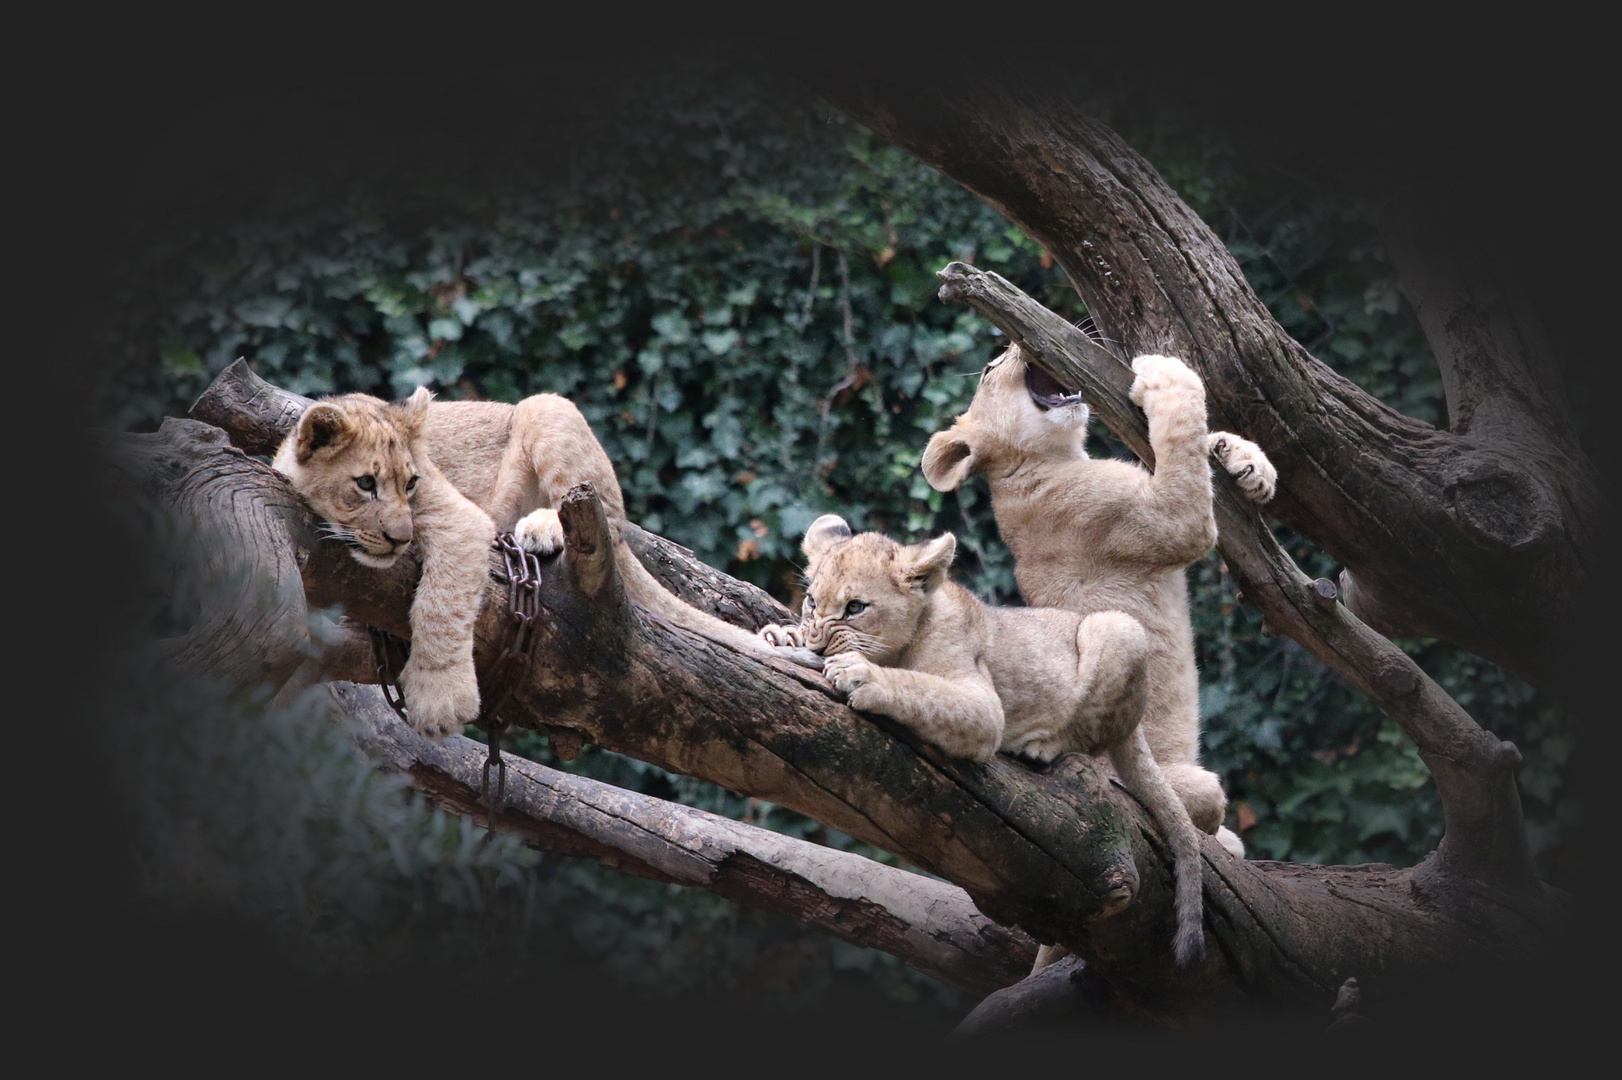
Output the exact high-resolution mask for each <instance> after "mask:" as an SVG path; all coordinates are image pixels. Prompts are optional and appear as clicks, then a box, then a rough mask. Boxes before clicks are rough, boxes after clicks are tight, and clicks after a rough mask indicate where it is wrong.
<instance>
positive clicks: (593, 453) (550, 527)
mask: <svg viewBox="0 0 1622 1080" xmlns="http://www.w3.org/2000/svg"><path fill="white" fill-rule="evenodd" d="M586 481H589V482H590V483H591V485H592V486H593V487H594V488H596V490H597V498H598V499H599V500H601V502H602V504H603V513H604V514H605V515H606V516H607V518H608V523H609V525H610V526H612V527H613V528H614V529H616V530H617V529H618V528H619V525H620V523H621V522H623V521H624V520H625V499H624V496H623V495H621V493H620V485H619V480H618V479H617V478H616V477H615V475H614V466H613V464H612V463H611V462H610V461H609V460H608V454H607V453H606V452H605V451H604V450H603V446H602V444H601V443H599V442H598V441H597V436H596V435H595V434H594V433H593V432H592V430H591V425H590V424H588V423H587V422H586V418H585V416H583V415H582V414H581V412H580V410H579V408H577V407H576V406H575V404H574V402H572V401H570V400H569V399H568V398H564V397H560V396H558V395H557V394H536V395H535V396H533V397H528V398H525V399H524V400H523V401H520V402H519V403H518V404H517V405H515V406H513V414H512V428H511V434H510V435H509V436H508V440H507V448H506V450H505V452H504V453H503V454H502V458H501V466H500V468H499V470H498V471H497V473H496V483H495V488H494V491H493V493H492V495H491V498H490V502H491V506H490V516H491V517H492V518H494V519H495V520H496V522H497V524H498V525H500V526H503V527H506V528H511V529H512V531H513V534H514V536H515V537H516V538H517V540H518V542H519V543H520V544H522V545H523V546H524V547H525V548H527V549H528V550H530V551H533V552H535V553H536V554H537V555H542V556H545V555H552V554H555V553H556V552H558V551H559V550H561V549H562V547H563V528H562V526H561V525H560V524H559V522H558V515H557V508H558V505H559V504H560V503H561V502H562V501H563V496H565V495H566V494H568V492H569V489H570V488H572V487H574V486H575V485H576V484H579V483H582V482H586Z"/></svg>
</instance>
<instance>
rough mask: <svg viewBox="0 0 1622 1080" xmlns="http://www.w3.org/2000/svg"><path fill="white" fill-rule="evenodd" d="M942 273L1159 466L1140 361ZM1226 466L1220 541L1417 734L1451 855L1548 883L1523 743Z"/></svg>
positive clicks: (1027, 300) (969, 273) (1012, 291)
mask: <svg viewBox="0 0 1622 1080" xmlns="http://www.w3.org/2000/svg"><path fill="white" fill-rule="evenodd" d="M937 276H938V277H939V278H940V279H941V289H940V296H941V299H942V300H945V301H948V302H951V303H961V304H966V305H967V306H969V307H971V308H973V309H974V310H975V311H976V312H978V313H979V314H981V315H983V316H984V317H985V318H987V319H989V320H991V322H993V323H994V324H996V326H997V327H998V328H999V329H1000V330H1002V332H1003V333H1004V334H1005V335H1007V337H1008V339H1009V341H1011V342H1014V343H1015V344H1017V345H1019V346H1020V347H1021V349H1023V350H1024V351H1025V353H1026V355H1027V356H1028V357H1029V358H1030V359H1031V360H1033V361H1034V362H1035V363H1037V364H1038V365H1039V366H1041V367H1042V368H1044V369H1046V370H1047V371H1048V372H1049V373H1050V374H1051V375H1052V376H1053V377H1054V378H1055V379H1057V380H1058V381H1059V382H1060V383H1061V384H1062V385H1063V386H1065V388H1066V389H1068V390H1071V391H1076V390H1079V391H1081V392H1082V394H1084V395H1085V396H1086V398H1087V400H1088V401H1089V402H1090V403H1092V404H1093V408H1094V412H1095V414H1096V415H1097V416H1098V418H1099V419H1100V420H1102V421H1103V422H1104V423H1105V424H1106V425H1107V426H1108V427H1109V428H1110V430H1111V431H1113V432H1114V433H1115V435H1116V437H1117V438H1119V439H1120V440H1121V441H1122V442H1124V443H1126V445H1127V446H1128V447H1130V448H1131V449H1132V451H1133V452H1134V453H1136V454H1137V455H1138V456H1139V457H1141V458H1142V459H1143V460H1144V461H1145V462H1146V463H1148V464H1149V465H1150V466H1151V467H1152V466H1153V464H1154V454H1153V451H1152V450H1151V449H1150V446H1149V428H1148V422H1147V419H1146V418H1145V416H1144V414H1143V411H1142V410H1141V409H1139V408H1138V407H1137V406H1136V405H1133V404H1132V403H1131V400H1130V399H1129V398H1128V397H1127V390H1128V388H1129V387H1130V386H1131V384H1132V370H1131V368H1129V367H1127V366H1126V365H1125V364H1123V363H1121V362H1120V361H1119V360H1118V359H1116V358H1115V357H1114V356H1112V355H1110V354H1109V353H1108V352H1106V351H1105V350H1103V349H1102V348H1100V347H1099V346H1098V345H1097V344H1096V343H1094V342H1093V341H1092V340H1091V339H1089V338H1088V337H1087V336H1086V335H1085V334H1083V333H1082V332H1081V331H1080V330H1078V329H1076V328H1075V327H1074V326H1071V325H1070V324H1069V323H1068V322H1066V321H1065V320H1064V319H1062V318H1060V317H1059V316H1058V315H1055V314H1054V313H1053V312H1051V311H1049V310H1048V309H1047V308H1045V307H1043V306H1042V305H1041V304H1040V303H1038V302H1037V301H1036V300H1035V299H1033V298H1031V297H1030V296H1028V295H1026V294H1025V293H1024V292H1022V291H1020V290H1019V289H1018V288H1017V287H1015V286H1014V285H1013V284H1011V283H1010V282H1009V281H1008V280H1007V279H1005V278H1003V277H1002V276H1001V275H999V274H996V273H990V272H985V271H980V270H976V269H975V268H974V267H972V266H969V265H967V264H966V263H961V262H954V263H951V264H949V265H948V266H947V267H946V268H945V269H944V270H942V271H940V273H939V274H938V275H937ZM1215 473H1216V475H1215V479H1216V483H1215V485H1214V486H1215V492H1214V494H1215V509H1216V516H1217V526H1218V527H1217V544H1218V546H1219V547H1220V548H1221V549H1222V554H1223V556H1224V557H1225V558H1226V560H1227V563H1228V568H1229V570H1230V571H1231V572H1232V573H1233V575H1234V578H1235V580H1236V581H1237V582H1238V584H1239V587H1240V589H1241V591H1242V593H1243V595H1244V598H1245V600H1246V601H1247V602H1248V603H1252V604H1255V605H1256V606H1257V607H1259V608H1261V610H1262V612H1263V614H1264V616H1265V619H1266V622H1267V623H1268V625H1270V626H1271V627H1272V628H1273V629H1274V630H1275V631H1276V632H1281V633H1285V634H1288V635H1289V636H1290V637H1292V638H1294V639H1295V640H1296V641H1298V642H1300V643H1301V644H1302V645H1303V646H1305V647H1306V648H1307V649H1308V650H1309V651H1310V652H1311V653H1312V654H1313V655H1314V656H1316V657H1318V659H1319V660H1321V661H1323V662H1324V664H1326V665H1328V666H1329V667H1330V668H1331V669H1333V670H1334V671H1335V672H1336V673H1338V674H1339V675H1341V676H1342V677H1344V678H1345V679H1346V680H1347V681H1348V682H1350V683H1352V685H1354V686H1356V687H1357V688H1358V689H1359V690H1362V691H1363V692H1364V693H1365V694H1367V695H1368V696H1369V697H1370V698H1372V699H1373V700H1374V702H1375V703H1376V704H1377V705H1379V706H1380V708H1381V709H1383V710H1385V712H1386V713H1387V714H1388V715H1390V716H1391V718H1392V719H1394V720H1396V721H1397V723H1398V724H1400V725H1401V726H1402V729H1403V730H1404V731H1405V732H1407V733H1408V736H1409V738H1411V739H1413V740H1414V742H1415V744H1416V745H1417V746H1418V747H1419V752H1420V756H1421V757H1422V758H1424V760H1425V763H1426V765H1427V767H1429V768H1430V770H1431V773H1432V775H1433V776H1435V777H1436V786H1437V789H1438V791H1439V792H1440V794H1441V797H1442V810H1443V814H1444V816H1445V818H1446V834H1445V835H1444V837H1443V841H1442V847H1441V849H1440V850H1441V853H1442V854H1443V855H1444V856H1445V857H1446V858H1447V859H1448V860H1449V864H1450V866H1451V867H1452V868H1453V869H1455V870H1457V871H1460V872H1468V873H1471V874H1473V875H1475V876H1478V877H1482V878H1484V879H1488V878H1490V879H1495V880H1501V881H1506V882H1509V881H1513V882H1519V883H1521V886H1522V887H1523V888H1528V889H1541V886H1539V885H1538V884H1537V870H1536V866H1535V864H1534V863H1533V860H1532V850H1531V845H1530V843H1529V842H1528V840H1527V836H1526V826H1525V824H1524V821H1523V819H1522V815H1521V806H1520V796H1519V794H1518V792H1517V791H1516V788H1515V781H1514V770H1515V766H1517V765H1519V764H1520V760H1521V755H1520V752H1519V751H1518V750H1516V749H1515V746H1514V744H1513V743H1508V742H1502V741H1500V740H1498V739H1497V738H1495V737H1494V736H1493V735H1492V734H1490V733H1489V732H1486V731H1483V730H1482V728H1481V727H1480V726H1479V725H1478V724H1477V723H1476V722H1475V721H1474V720H1473V719H1471V718H1470V715H1469V714H1468V713H1466V712H1465V711H1464V709H1462V708H1461V707H1460V706H1459V704H1458V703H1457V702H1455V701H1454V700H1453V699H1452V698H1451V697H1449V696H1448V694H1447V692H1446V691H1444V690H1443V689H1442V688H1441V687H1440V686H1438V685H1437V684H1436V683H1435V682H1434V681H1433V680H1432V679H1431V678H1430V677H1429V676H1428V675H1426V674H1425V672H1424V671H1423V670H1422V669H1421V668H1420V667H1419V665H1418V664H1416V663H1414V661H1413V660H1412V658H1410V657H1409V656H1408V655H1407V654H1406V653H1404V652H1403V651H1402V650H1401V649H1399V648H1397V646H1395V645H1393V644H1392V643H1391V642H1390V641H1389V640H1388V639H1387V638H1385V637H1383V636H1381V635H1380V634H1377V633H1375V632H1374V631H1373V630H1371V629H1369V628H1368V627H1367V626H1365V625H1364V624H1363V623H1362V622H1361V621H1360V620H1359V619H1358V618H1357V616H1356V615H1354V614H1352V613H1351V611H1349V610H1348V609H1347V608H1346V607H1345V605H1343V604H1340V603H1337V602H1336V599H1335V594H1336V590H1335V586H1334V585H1333V584H1332V583H1331V582H1328V581H1319V582H1314V581H1311V580H1310V579H1308V578H1307V576H1306V575H1305V574H1303V573H1302V572H1301V569H1300V568H1299V567H1298V566H1296V565H1295V561H1294V560H1293V559H1291V558H1290V557H1289V555H1288V554H1287V553H1286V552H1285V551H1284V549H1283V548H1281V547H1280V546H1279V543H1278V541H1277V540H1276V539H1275V538H1274V536H1273V533H1272V530H1271V529H1269V528H1268V527H1267V523H1266V522H1265V521H1264V520H1263V519H1262V516H1261V514H1260V513H1259V512H1258V511H1257V509H1256V507H1255V505H1254V504H1253V503H1251V502H1250V501H1249V500H1247V499H1246V498H1245V497H1244V495H1243V494H1242V493H1241V492H1240V491H1239V488H1238V485H1237V484H1235V483H1234V482H1233V479H1232V478H1231V477H1229V476H1228V475H1227V474H1226V473H1224V472H1223V471H1222V470H1220V469H1218V470H1215Z"/></svg>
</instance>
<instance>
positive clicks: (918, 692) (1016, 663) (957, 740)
mask: <svg viewBox="0 0 1622 1080" xmlns="http://www.w3.org/2000/svg"><path fill="white" fill-rule="evenodd" d="M803 550H804V551H805V555H806V558H807V560H808V568H807V574H808V585H807V591H806V600H805V604H804V606H803V615H802V619H801V624H800V626H799V627H797V628H794V629H795V630H796V631H798V634H797V635H795V634H790V635H789V636H790V637H791V638H792V637H795V636H799V637H803V640H804V643H805V644H806V645H807V646H808V647H809V648H811V649H813V650H815V651H818V652H822V653H825V654H826V655H827V656H828V659H827V661H826V665H825V666H824V668H823V675H824V676H825V677H826V678H827V679H828V681H829V682H830V683H832V684H833V686H834V688H835V689H836V690H838V691H839V692H840V693H841V694H843V695H844V696H845V698H846V700H847V701H848V702H849V704H850V705H851V707H852V708H855V709H859V710H862V711H864V712H871V713H879V714H881V715H884V716H890V717H893V718H895V719H896V720H898V721H900V722H901V723H902V724H904V725H906V726H907V727H908V728H910V729H911V730H913V731H914V732H916V733H917V734H918V736H919V737H920V738H922V739H924V740H925V741H927V742H929V743H932V744H934V745H935V746H938V747H940V748H941V749H942V750H945V751H946V752H947V753H949V754H951V755H953V756H955V757H963V758H969V759H971V760H974V761H982V762H983V761H990V760H991V759H992V758H993V757H995V756H996V754H997V751H998V750H999V749H1000V750H1004V751H1007V752H1009V753H1012V754H1016V755H1019V756H1021V757H1024V758H1027V759H1031V760H1034V761H1038V762H1043V763H1045V762H1049V761H1052V760H1053V759H1054V758H1055V757H1057V756H1058V755H1060V754H1063V753H1067V752H1071V751H1079V752H1082V753H1087V754H1107V755H1109V758H1110V761H1111V762H1112V763H1113V764H1114V766H1115V770H1116V773H1117V774H1118V775H1119V777H1120V779H1121V781H1122V783H1123V784H1125V785H1126V787H1127V789H1128V790H1129V791H1131V792H1132V793H1133V794H1134V795H1136V796H1137V797H1138V798H1139V799H1141V800H1142V801H1143V803H1144V805H1146V806H1147V807H1148V808H1149V810H1150V812H1151V813H1153V814H1154V816H1155V819H1156V821H1158V822H1159V824H1160V828H1161V830H1162V832H1163V833H1164V835H1165V836H1166V839H1167V841H1168V842H1169V843H1170V844H1171V847H1172V850H1173V852H1174V855H1175V860H1176V862H1175V870H1176V877H1177V897H1176V912H1177V933H1176V938H1175V954H1176V958H1177V962H1178V964H1179V965H1180V966H1183V967H1188V966H1190V965H1192V964H1194V963H1196V962H1197V961H1198V960H1199V958H1200V956H1201V955H1203V951H1204V936H1203V931H1202V928H1201V902H1200V842H1199V834H1198V832H1197V831H1196V830H1195V828H1194V824H1193V822H1192V821H1190V820H1189V817H1188V811H1187V810H1186V809H1185V808H1184V806H1183V803H1182V801H1181V800H1180V799H1179V798H1178V796H1177V793H1176V792H1175V791H1173V790H1172V788H1171V786H1170V784H1169V783H1167V781H1166V778H1165V776H1164V775H1163V774H1162V773H1161V770H1160V768H1159V767H1158V766H1157V765H1156V764H1155V759H1154V755H1153V754H1152V753H1151V752H1150V749H1149V744H1148V741H1147V739H1146V738H1145V736H1144V731H1143V729H1142V727H1141V726H1140V718H1141V717H1142V715H1143V711H1144V703H1145V699H1146V693H1145V692H1146V689H1147V685H1146V684H1147V675H1148V661H1149V654H1150V642H1149V635H1148V634H1147V632H1146V631H1145V630H1144V628H1143V626H1142V625H1141V624H1140V623H1139V622H1138V621H1137V620H1136V619H1134V618H1133V617H1132V616H1130V615H1128V614H1126V613H1124V612H1120V611H1098V612H1094V613H1092V614H1089V615H1081V614H1079V613H1077V612H1074V611H1065V610H1063V609H1060V608H1037V607H1027V608H998V607H991V606H989V605H987V604H984V603H982V602H981V601H980V600H979V599H978V598H977V597H975V596H974V595H973V594H972V593H970V592H969V591H968V590H967V589H964V588H963V587H962V586H960V585H957V584H956V583H954V582H952V581H951V580H950V579H949V578H948V577H947V567H948V566H949V565H950V563H951V561H952V557H953V555H954V553H955V552H956V540H955V538H954V537H953V536H952V534H951V533H947V534H945V535H943V536H940V537H938V538H936V539H935V540H932V541H929V542H928V543H924V544H915V545H911V546H908V545H903V544H898V543H896V542H895V541H894V540H890V539H888V538H886V537H884V536H881V535H879V534H878V533H863V534H861V535H859V536H851V534H850V529H849V527H848V526H847V525H846V524H845V522H844V521H843V519H841V518H839V517H837V516H835V515H825V516H824V517H822V518H819V519H818V520H817V521H816V522H815V523H813V525H812V527H811V529H810V530H809V531H808V532H807V533H806V540H805V543H804V546H803ZM858 606H859V607H860V610H857V607H858ZM762 633H763V634H767V635H768V636H770V637H772V638H774V639H776V638H778V637H781V636H782V635H783V634H784V630H783V628H781V627H774V628H767V629H763V630H762Z"/></svg>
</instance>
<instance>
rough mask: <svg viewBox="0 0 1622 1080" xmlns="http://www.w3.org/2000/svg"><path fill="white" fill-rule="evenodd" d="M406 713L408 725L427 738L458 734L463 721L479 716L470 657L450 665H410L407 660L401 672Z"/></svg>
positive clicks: (469, 721) (476, 686)
mask: <svg viewBox="0 0 1622 1080" xmlns="http://www.w3.org/2000/svg"><path fill="white" fill-rule="evenodd" d="M400 689H401V691H402V692H403V693H404V694H405V704H406V715H407V716H409V717H410V718H411V726H412V727H414V728H416V729H417V731H418V733H419V734H421V735H423V736H425V737H426V738H429V739H434V740H439V739H443V738H445V736H447V735H456V734H459V733H460V732H461V730H462V727H463V725H465V724H471V723H472V722H473V721H474V720H476V719H478V716H479V680H478V677H477V676H476V675H475V674H474V671H473V663H472V661H471V659H470V660H469V662H468V663H466V664H457V665H454V666H452V667H442V668H423V667H413V666H412V664H411V661H409V660H407V661H406V666H405V668H404V669H403V670H402V671H401V672H400Z"/></svg>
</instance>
